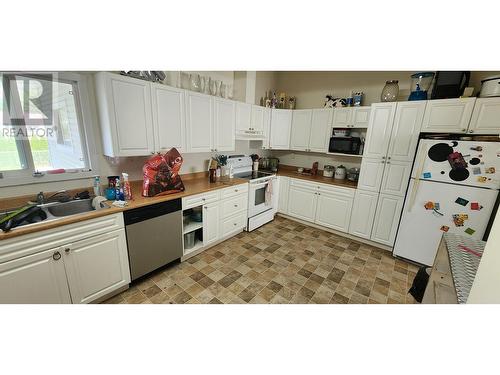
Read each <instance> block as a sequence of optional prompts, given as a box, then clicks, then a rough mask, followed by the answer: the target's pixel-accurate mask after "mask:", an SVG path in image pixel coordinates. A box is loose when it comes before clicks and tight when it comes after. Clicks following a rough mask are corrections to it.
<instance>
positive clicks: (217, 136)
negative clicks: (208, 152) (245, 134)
mask: <svg viewBox="0 0 500 375" xmlns="http://www.w3.org/2000/svg"><path fill="white" fill-rule="evenodd" d="M235 118H236V104H235V102H234V101H232V100H227V99H222V98H214V126H215V132H214V145H213V146H214V150H215V151H234V128H235Z"/></svg>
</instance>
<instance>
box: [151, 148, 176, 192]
mask: <svg viewBox="0 0 500 375" xmlns="http://www.w3.org/2000/svg"><path fill="white" fill-rule="evenodd" d="M183 161H184V160H183V158H182V156H181V154H180V153H179V151H177V149H176V148H172V149H170V151H168V152H167V153H166V154H156V155H154V156H152V157H151V158H149V159H148V161H147V162H146V164H144V167H143V168H142V172H143V175H144V180H143V183H142V195H143V196H144V197H154V196H157V195H167V194H173V193H179V192H181V191H184V184H183V183H182V180H181V177H180V175H179V171H180V169H181V166H182V162H183Z"/></svg>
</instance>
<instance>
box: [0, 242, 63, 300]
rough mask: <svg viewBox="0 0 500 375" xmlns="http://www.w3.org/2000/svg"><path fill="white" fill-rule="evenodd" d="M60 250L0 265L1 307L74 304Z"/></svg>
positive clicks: (52, 250)
mask: <svg viewBox="0 0 500 375" xmlns="http://www.w3.org/2000/svg"><path fill="white" fill-rule="evenodd" d="M61 252H62V250H61V249H51V250H47V251H43V252H41V253H37V254H33V255H28V256H25V257H22V258H18V259H14V260H11V261H9V262H5V263H2V264H0V303H71V298H70V294H69V289H68V282H67V281H66V272H65V270H64V260H63V259H62V253H61Z"/></svg>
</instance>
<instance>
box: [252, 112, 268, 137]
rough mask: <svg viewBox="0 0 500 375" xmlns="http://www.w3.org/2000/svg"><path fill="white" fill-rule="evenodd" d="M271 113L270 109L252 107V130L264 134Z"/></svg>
mask: <svg viewBox="0 0 500 375" xmlns="http://www.w3.org/2000/svg"><path fill="white" fill-rule="evenodd" d="M269 111H270V108H265V107H261V106H259V105H252V111H251V113H250V130H253V131H256V132H258V133H260V134H262V133H263V132H264V127H265V122H266V117H267V116H266V115H267V114H268V113H270V112H269Z"/></svg>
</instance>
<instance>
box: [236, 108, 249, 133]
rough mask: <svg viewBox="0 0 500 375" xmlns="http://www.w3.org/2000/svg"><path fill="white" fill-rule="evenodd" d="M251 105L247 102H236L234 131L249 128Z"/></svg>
mask: <svg viewBox="0 0 500 375" xmlns="http://www.w3.org/2000/svg"><path fill="white" fill-rule="evenodd" d="M251 123H252V105H251V104H248V103H241V102H236V131H237V132H244V131H245V130H251V127H252V126H251Z"/></svg>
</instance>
